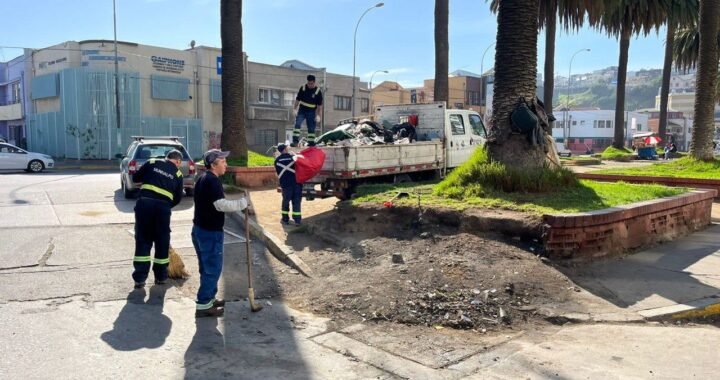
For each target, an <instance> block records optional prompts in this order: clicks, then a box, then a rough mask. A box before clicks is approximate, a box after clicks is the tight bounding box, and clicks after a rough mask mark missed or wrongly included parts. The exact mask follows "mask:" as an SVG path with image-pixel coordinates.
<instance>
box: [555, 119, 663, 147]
mask: <svg viewBox="0 0 720 380" xmlns="http://www.w3.org/2000/svg"><path fill="white" fill-rule="evenodd" d="M555 117H556V118H557V119H558V120H557V122H556V123H555V126H554V128H553V138H554V139H555V141H557V142H565V141H566V140H567V147H568V149H570V150H572V151H574V152H578V153H585V152H586V151H588V150H593V151H595V152H599V151H602V150H604V149H605V148H607V147H608V146H610V145H611V144H612V142H613V138H614V137H613V136H614V134H615V111H614V110H587V111H580V110H578V111H570V112H558V113H556V114H555ZM628 120H629V121H630V122H629V123H628ZM625 124H626V127H625V136H626V138H625V140H626V141H627V140H628V139H629V138H632V135H633V134H634V133H638V132H647V131H648V130H649V129H648V114H646V113H640V112H625ZM628 124H629V125H630V129H628V128H627V125H628Z"/></svg>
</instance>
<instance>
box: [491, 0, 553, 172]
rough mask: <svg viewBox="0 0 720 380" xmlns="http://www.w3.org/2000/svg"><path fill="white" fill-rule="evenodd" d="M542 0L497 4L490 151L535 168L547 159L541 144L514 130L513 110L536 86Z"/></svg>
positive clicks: (513, 164) (518, 165)
mask: <svg viewBox="0 0 720 380" xmlns="http://www.w3.org/2000/svg"><path fill="white" fill-rule="evenodd" d="M538 6H539V0H502V1H500V4H499V5H498V12H497V14H498V16H497V21H498V27H497V28H498V29H497V40H496V41H497V43H496V48H495V84H494V88H493V93H494V96H493V115H492V128H491V130H490V138H489V139H488V151H489V153H490V157H491V159H492V160H494V161H499V162H501V163H503V164H505V165H506V166H507V167H516V168H520V169H524V170H534V169H537V168H539V167H542V166H543V165H544V163H545V152H544V150H543V148H542V147H540V146H530V144H529V143H528V142H527V139H526V138H525V136H523V135H517V134H511V133H510V132H511V125H510V118H509V115H510V113H511V112H512V111H513V110H514V109H515V107H516V106H517V104H518V99H519V98H521V97H524V98H525V99H528V100H529V99H532V98H533V97H534V96H535V90H536V74H535V70H534V69H532V70H528V68H534V67H536V66H537V30H538Z"/></svg>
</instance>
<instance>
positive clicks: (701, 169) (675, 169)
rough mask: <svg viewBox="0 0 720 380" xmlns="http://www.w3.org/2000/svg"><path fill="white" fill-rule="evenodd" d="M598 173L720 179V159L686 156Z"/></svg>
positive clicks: (599, 172) (598, 172)
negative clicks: (667, 161)
mask: <svg viewBox="0 0 720 380" xmlns="http://www.w3.org/2000/svg"><path fill="white" fill-rule="evenodd" d="M592 173H597V174H625V175H640V176H651V177H675V178H699V179H720V160H718V159H715V160H713V161H700V160H697V159H695V158H692V157H684V158H680V159H677V160H674V161H672V162H669V163H658V164H654V165H649V166H642V167H635V168H626V169H606V170H599V171H593V172H592Z"/></svg>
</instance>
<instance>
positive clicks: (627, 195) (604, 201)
mask: <svg viewBox="0 0 720 380" xmlns="http://www.w3.org/2000/svg"><path fill="white" fill-rule="evenodd" d="M438 186H439V185H435V186H434V185H433V184H432V183H423V184H407V183H406V184H400V185H363V186H359V187H358V189H357V197H356V198H355V199H354V200H353V201H352V202H353V204H358V203H378V204H382V203H383V202H386V201H388V200H390V199H391V198H393V197H394V196H395V195H397V193H398V191H403V192H407V193H408V194H409V196H408V197H403V198H396V199H395V200H393V204H394V205H400V206H410V207H414V206H416V205H417V204H418V194H419V197H420V203H421V205H422V207H448V208H453V209H457V210H464V209H468V208H490V209H505V210H514V211H522V212H528V213H531V214H553V213H574V212H587V211H592V210H600V209H604V208H608V207H615V206H620V205H625V204H629V203H634V202H641V201H646V200H650V199H656V198H663V197H670V196H674V195H678V194H682V193H684V192H686V191H687V189H685V188H679V187H665V186H661V185H633V184H628V183H624V182H616V183H612V182H595V181H587V180H581V181H578V183H577V185H576V186H570V187H567V188H565V189H563V190H562V191H556V192H551V193H518V192H516V193H506V192H503V191H488V192H486V194H485V195H483V196H472V197H466V198H456V197H447V196H443V195H440V194H439V192H438V190H437V188H438ZM433 188H434V189H435V191H434V192H431V190H432V189H433Z"/></svg>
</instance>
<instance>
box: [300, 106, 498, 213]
mask: <svg viewBox="0 0 720 380" xmlns="http://www.w3.org/2000/svg"><path fill="white" fill-rule="evenodd" d="M374 111H375V112H374V115H373V118H374V121H375V122H377V123H379V124H388V123H389V124H390V125H394V124H399V123H403V122H408V121H415V122H416V124H417V125H416V129H415V130H416V133H417V138H418V141H414V142H412V143H409V144H384V145H361V146H324V147H321V148H320V149H322V150H323V151H324V152H325V163H324V164H323V166H322V169H321V170H320V173H318V175H316V176H315V177H313V178H311V179H310V180H309V181H308V182H306V183H305V185H304V196H305V197H306V198H307V199H308V200H312V199H314V198H325V197H330V196H335V197H338V198H340V199H348V198H350V196H351V195H352V194H353V192H354V190H355V187H356V186H357V185H359V184H362V183H383V182H385V183H399V182H409V181H413V180H423V179H432V178H439V177H441V176H444V175H445V173H446V171H447V169H449V168H454V167H456V166H459V165H460V164H462V163H463V162H465V161H466V160H467V159H468V158H469V157H470V155H472V153H473V151H474V150H475V148H477V147H479V146H483V145H484V144H485V139H486V131H485V126H484V124H483V121H482V117H481V116H480V114H478V113H477V112H475V111H470V110H458V109H446V106H445V102H436V103H430V104H398V105H385V106H379V107H376V108H375V110H374Z"/></svg>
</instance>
